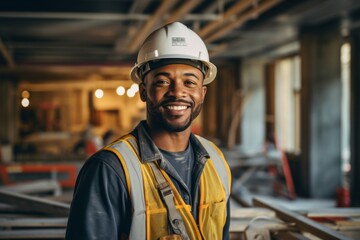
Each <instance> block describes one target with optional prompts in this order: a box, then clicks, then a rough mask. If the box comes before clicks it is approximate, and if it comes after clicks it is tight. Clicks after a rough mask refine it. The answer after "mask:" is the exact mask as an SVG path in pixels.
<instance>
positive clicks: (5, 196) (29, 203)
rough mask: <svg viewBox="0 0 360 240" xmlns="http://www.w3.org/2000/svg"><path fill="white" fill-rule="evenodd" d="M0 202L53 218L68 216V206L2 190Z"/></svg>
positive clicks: (0, 191)
mask: <svg viewBox="0 0 360 240" xmlns="http://www.w3.org/2000/svg"><path fill="white" fill-rule="evenodd" d="M0 202H2V203H6V204H9V205H13V206H17V207H18V208H20V209H21V208H22V209H26V210H30V209H31V210H33V211H34V212H39V213H45V214H49V215H55V216H65V217H66V216H68V214H69V210H70V205H69V204H65V203H60V202H55V201H51V200H46V199H42V198H39V197H34V196H28V195H25V194H21V193H14V192H9V191H4V190H0Z"/></svg>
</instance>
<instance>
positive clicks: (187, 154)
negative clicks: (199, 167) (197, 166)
mask: <svg viewBox="0 0 360 240" xmlns="http://www.w3.org/2000/svg"><path fill="white" fill-rule="evenodd" d="M160 151H161V153H162V154H163V156H164V157H165V158H166V160H168V161H169V162H170V163H171V165H172V166H173V167H174V168H175V170H176V171H177V173H178V174H179V176H180V178H181V179H182V180H183V182H184V183H185V184H186V186H187V187H188V189H189V191H190V192H191V175H192V169H193V166H194V161H195V156H194V151H193V149H192V147H191V144H189V146H188V147H187V148H186V150H185V151H181V152H168V151H165V150H162V149H160Z"/></svg>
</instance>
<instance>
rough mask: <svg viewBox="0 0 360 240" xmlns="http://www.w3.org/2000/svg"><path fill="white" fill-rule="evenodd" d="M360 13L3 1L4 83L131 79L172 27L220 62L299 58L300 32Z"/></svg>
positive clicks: (260, 1) (200, 4)
mask: <svg viewBox="0 0 360 240" xmlns="http://www.w3.org/2000/svg"><path fill="white" fill-rule="evenodd" d="M359 9H360V1H358V0H341V1H339V0H307V1H306V0H302V1H301V0H283V1H281V0H241V1H234V0H217V1H208V0H189V1H180V0H163V1H160V0H134V1H131V0H83V1H82V0H79V1H48V0H43V1H28V0H23V1H21V0H2V1H1V3H0V53H1V54H0V74H1V75H0V76H2V78H4V77H16V78H20V79H24V78H26V79H28V80H34V79H35V80H51V79H55V80H56V79H66V78H71V79H73V78H83V77H89V76H93V77H94V76H99V77H100V78H107V79H119V78H120V79H127V78H128V76H127V74H128V67H129V66H131V65H133V64H134V62H135V59H136V52H137V50H138V48H139V46H140V45H141V43H142V41H143V39H144V38H145V37H146V36H147V35H148V34H149V32H151V31H152V30H153V29H155V28H157V27H159V26H161V25H163V24H165V23H167V22H172V21H181V22H183V23H184V24H186V25H187V26H188V27H190V28H192V29H193V30H195V31H196V32H197V33H198V34H199V35H200V36H201V37H202V38H203V39H204V40H205V42H206V44H207V45H208V48H209V51H210V55H211V58H212V59H213V60H215V61H216V59H229V58H245V57H249V56H254V55H258V54H263V53H266V52H268V53H270V52H273V51H279V52H281V51H284V52H285V53H289V52H296V51H297V50H298V48H299V46H298V44H297V41H296V40H297V37H298V32H299V29H300V27H303V26H306V25H314V24H321V23H323V22H325V21H328V20H331V19H343V22H344V25H346V24H347V25H346V27H351V26H353V25H356V24H357V23H358V21H359V20H358V18H359V16H358V15H359ZM74 70H75V71H74Z"/></svg>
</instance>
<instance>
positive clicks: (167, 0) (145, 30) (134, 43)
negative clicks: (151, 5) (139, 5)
mask: <svg viewBox="0 0 360 240" xmlns="http://www.w3.org/2000/svg"><path fill="white" fill-rule="evenodd" d="M176 2H177V0H163V1H162V3H161V5H160V7H159V8H158V9H156V11H155V13H154V14H153V15H152V16H151V17H150V18H149V20H148V21H147V22H146V23H145V25H143V27H142V28H141V29H139V31H138V32H137V34H136V35H135V37H134V38H133V39H132V40H131V41H130V44H129V46H128V49H129V52H130V53H134V52H135V51H136V50H137V49H138V47H139V46H140V45H141V43H142V41H143V40H144V39H145V37H146V36H147V35H148V34H149V32H150V31H151V30H152V29H153V28H154V27H155V25H156V24H157V23H158V22H159V21H160V19H161V18H162V17H163V16H164V14H165V13H166V12H167V11H168V10H169V9H170V8H171V7H172V6H173V5H174V4H175V3H176Z"/></svg>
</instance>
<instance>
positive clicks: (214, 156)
mask: <svg viewBox="0 0 360 240" xmlns="http://www.w3.org/2000/svg"><path fill="white" fill-rule="evenodd" d="M196 138H197V139H198V140H199V141H200V142H201V144H202V145H203V147H204V148H205V149H206V151H207V152H208V153H209V155H210V158H211V160H212V161H213V163H214V166H215V168H216V171H217V172H218V175H219V177H220V179H221V182H222V183H223V186H224V189H225V193H226V199H229V196H230V185H231V178H230V174H229V173H230V169H229V168H228V166H227V165H226V164H225V163H224V160H223V159H222V158H221V157H220V153H219V152H218V151H217V150H216V148H215V146H213V144H212V143H211V142H209V141H208V140H206V139H205V138H203V137H200V136H196Z"/></svg>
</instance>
